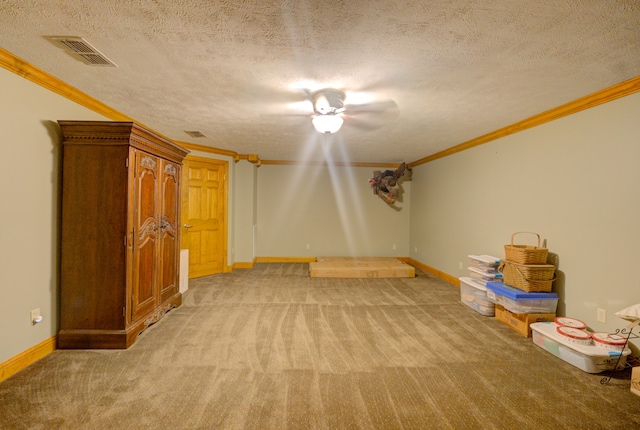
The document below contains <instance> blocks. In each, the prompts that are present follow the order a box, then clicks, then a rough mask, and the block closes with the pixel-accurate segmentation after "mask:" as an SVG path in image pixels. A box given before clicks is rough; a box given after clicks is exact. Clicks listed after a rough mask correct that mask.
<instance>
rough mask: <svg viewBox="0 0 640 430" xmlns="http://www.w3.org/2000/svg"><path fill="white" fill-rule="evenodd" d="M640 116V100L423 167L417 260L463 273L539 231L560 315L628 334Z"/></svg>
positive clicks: (638, 256) (636, 254) (416, 216)
mask: <svg viewBox="0 0 640 430" xmlns="http://www.w3.org/2000/svg"><path fill="white" fill-rule="evenodd" d="M639 112H640V93H636V94H634V95H630V96H627V97H625V98H622V99H618V100H615V101H613V102H610V103H607V104H604V105H601V106H598V107H595V108H592V109H589V110H586V111H583V112H580V113H577V114H574V115H571V116H568V117H565V118H562V119H560V120H556V121H553V122H550V123H547V124H545V125H542V126H538V127H535V128H533V129H530V130H527V131H524V132H521V133H518V134H515V135H511V136H508V137H505V138H502V139H499V140H496V141H493V142H490V143H488V144H485V145H482V146H479V147H476V148H474V149H471V150H467V151H464V152H461V153H458V154H455V155H453V156H449V157H446V158H443V159H439V160H436V161H434V162H431V163H427V164H425V165H421V166H418V167H416V168H415V169H414V175H413V177H414V179H413V183H412V190H411V245H410V247H411V256H412V257H414V258H416V259H417V260H419V261H422V262H424V263H426V264H429V265H431V266H433V267H435V268H437V269H439V270H442V271H444V272H446V273H448V274H451V275H455V276H464V275H465V273H467V272H466V267H467V265H466V263H467V261H468V259H467V255H468V254H474V253H481V254H491V255H495V256H498V257H503V256H504V244H505V243H508V242H509V240H510V238H511V234H512V233H513V232H516V231H533V232H537V233H539V234H541V235H542V237H543V238H544V239H546V242H547V245H548V248H549V250H550V252H553V253H555V254H557V255H558V258H559V272H558V274H559V282H557V284H556V285H557V287H558V293H559V294H560V296H561V303H560V307H559V308H560V312H561V313H563V314H565V315H567V316H572V317H575V318H579V319H581V320H583V321H584V322H586V323H587V324H588V325H589V326H590V327H592V328H593V329H594V330H612V329H615V328H621V327H623V326H624V322H623V321H622V320H620V319H619V318H617V317H615V316H614V315H613V314H614V312H616V311H618V310H620V309H622V308H624V307H626V306H630V305H633V304H636V303H640V281H639V280H638V279H639V278H638V273H637V271H638V261H640V246H639V244H640V168H639V167H638V162H639V161H640V141H639V136H640V121H639V116H638V113H639ZM520 237H521V238H522V240H526V239H527V237H526V236H517V238H520ZM416 248H417V252H415V250H416ZM459 262H463V265H464V267H465V269H463V270H460V269H459V266H458V265H459ZM597 308H602V309H605V310H606V311H607V313H608V319H607V323H606V324H601V323H599V322H597V320H596V309H597Z"/></svg>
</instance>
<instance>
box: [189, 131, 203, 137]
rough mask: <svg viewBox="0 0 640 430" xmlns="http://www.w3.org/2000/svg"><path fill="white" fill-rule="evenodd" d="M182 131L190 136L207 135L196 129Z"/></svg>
mask: <svg viewBox="0 0 640 430" xmlns="http://www.w3.org/2000/svg"><path fill="white" fill-rule="evenodd" d="M184 132H185V133H187V134H188V135H189V136H191V137H207V136H205V135H204V134H203V133H202V132H201V131H198V130H185V131H184Z"/></svg>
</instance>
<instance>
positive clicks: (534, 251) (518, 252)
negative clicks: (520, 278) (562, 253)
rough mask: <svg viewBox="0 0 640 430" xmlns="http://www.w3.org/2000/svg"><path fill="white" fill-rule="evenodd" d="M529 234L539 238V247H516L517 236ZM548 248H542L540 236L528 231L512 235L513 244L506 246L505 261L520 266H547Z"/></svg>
mask: <svg viewBox="0 0 640 430" xmlns="http://www.w3.org/2000/svg"><path fill="white" fill-rule="evenodd" d="M520 233H529V234H535V235H536V236H537V237H538V246H531V245H514V244H513V237H514V236H515V235H516V234H520ZM547 251H548V250H547V248H541V247H540V235H539V234H538V233H530V232H528V231H519V232H516V233H513V234H512V235H511V244H509V245H505V246H504V254H505V260H507V261H512V262H514V263H519V264H546V263H547Z"/></svg>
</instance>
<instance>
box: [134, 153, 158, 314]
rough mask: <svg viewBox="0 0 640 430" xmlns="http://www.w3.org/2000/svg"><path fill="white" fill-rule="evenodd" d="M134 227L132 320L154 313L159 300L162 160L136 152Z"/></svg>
mask: <svg viewBox="0 0 640 430" xmlns="http://www.w3.org/2000/svg"><path fill="white" fill-rule="evenodd" d="M134 154H135V163H136V164H135V181H134V182H135V184H134V227H133V267H132V277H133V279H132V285H131V287H132V291H131V293H132V299H131V302H132V307H131V320H135V319H137V318H139V317H142V316H144V315H145V314H146V313H148V312H150V311H151V310H152V309H153V308H154V307H155V306H156V304H157V302H158V293H157V288H156V285H157V284H156V282H157V280H156V276H155V275H156V265H157V262H158V254H157V245H156V243H157V240H158V230H159V226H158V217H157V203H158V169H159V167H160V166H159V164H160V159H159V158H158V157H155V156H153V155H150V154H147V153H146V152H143V151H135V152H134Z"/></svg>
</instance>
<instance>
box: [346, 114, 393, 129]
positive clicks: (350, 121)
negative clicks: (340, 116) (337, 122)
mask: <svg viewBox="0 0 640 430" xmlns="http://www.w3.org/2000/svg"><path fill="white" fill-rule="evenodd" d="M344 124H345V126H347V127H349V128H357V129H359V130H364V131H372V130H377V129H379V128H380V127H382V126H384V123H381V122H380V121H367V120H364V119H361V118H354V117H351V116H348V115H345V116H344Z"/></svg>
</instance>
